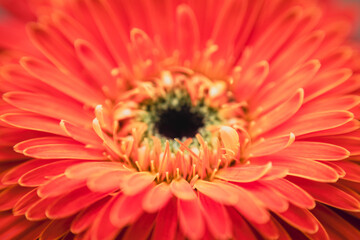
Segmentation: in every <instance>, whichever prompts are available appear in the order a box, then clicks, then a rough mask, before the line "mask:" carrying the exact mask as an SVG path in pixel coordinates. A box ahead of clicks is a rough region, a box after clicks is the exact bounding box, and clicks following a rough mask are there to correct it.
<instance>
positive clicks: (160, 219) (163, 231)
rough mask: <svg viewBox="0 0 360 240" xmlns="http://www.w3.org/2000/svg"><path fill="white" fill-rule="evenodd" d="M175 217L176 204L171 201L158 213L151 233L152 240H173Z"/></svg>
mask: <svg viewBox="0 0 360 240" xmlns="http://www.w3.org/2000/svg"><path fill="white" fill-rule="evenodd" d="M177 217H178V216H177V205H176V202H175V200H171V201H169V203H168V204H167V205H166V206H165V207H164V208H162V209H161V210H160V211H159V213H158V216H157V218H156V225H155V228H154V233H153V236H154V239H159V240H173V239H174V238H175V234H176V228H177V225H178V221H177Z"/></svg>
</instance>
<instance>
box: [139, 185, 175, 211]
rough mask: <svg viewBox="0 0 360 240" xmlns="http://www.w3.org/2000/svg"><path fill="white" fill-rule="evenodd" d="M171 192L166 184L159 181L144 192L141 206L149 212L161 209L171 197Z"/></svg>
mask: <svg viewBox="0 0 360 240" xmlns="http://www.w3.org/2000/svg"><path fill="white" fill-rule="evenodd" d="M171 197H172V194H171V190H170V187H169V185H168V184H166V183H160V184H158V185H156V186H155V187H153V188H151V189H150V190H149V192H148V193H147V194H146V196H145V198H144V200H143V202H142V206H143V208H144V210H145V211H147V212H149V213H153V212H157V211H158V210H160V209H162V208H163V207H164V206H165V205H166V204H167V203H168V202H169V200H170V199H171Z"/></svg>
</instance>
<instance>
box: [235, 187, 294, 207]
mask: <svg viewBox="0 0 360 240" xmlns="http://www.w3.org/2000/svg"><path fill="white" fill-rule="evenodd" d="M241 187H243V188H244V189H246V190H248V191H249V192H251V193H252V194H253V195H254V196H255V197H257V198H258V199H259V200H260V201H261V202H263V204H264V206H265V207H267V208H268V209H270V210H272V211H273V212H284V211H286V210H287V209H288V207H289V204H288V202H287V199H286V198H284V197H283V196H281V194H279V193H276V192H275V191H273V189H271V188H269V187H267V186H265V185H263V184H261V183H258V182H254V183H248V184H241Z"/></svg>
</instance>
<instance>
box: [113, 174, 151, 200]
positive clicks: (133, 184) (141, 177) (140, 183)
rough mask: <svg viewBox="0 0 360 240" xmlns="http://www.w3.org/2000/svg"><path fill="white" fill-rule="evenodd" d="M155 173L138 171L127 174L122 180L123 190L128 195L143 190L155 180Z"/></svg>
mask: <svg viewBox="0 0 360 240" xmlns="http://www.w3.org/2000/svg"><path fill="white" fill-rule="evenodd" d="M155 177H156V176H155V175H154V174H151V173H149V172H136V173H132V174H129V175H128V176H126V177H125V178H124V179H123V181H121V182H120V185H121V188H122V191H123V192H124V194H126V195H135V194H138V193H139V192H141V191H143V190H144V189H145V188H146V187H148V186H149V185H150V184H152V183H153V182H154V179H155Z"/></svg>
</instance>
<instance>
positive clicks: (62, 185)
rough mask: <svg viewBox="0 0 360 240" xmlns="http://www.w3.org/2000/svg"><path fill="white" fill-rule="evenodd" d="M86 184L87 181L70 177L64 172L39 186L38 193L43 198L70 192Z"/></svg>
mask: <svg viewBox="0 0 360 240" xmlns="http://www.w3.org/2000/svg"><path fill="white" fill-rule="evenodd" d="M83 186H85V181H83V180H76V179H68V178H67V177H66V176H64V175H63V174H61V175H59V176H58V177H54V178H53V179H51V180H50V181H48V182H46V183H45V184H42V185H41V186H39V187H38V188H37V194H38V195H39V196H40V197H41V198H47V197H56V196H60V195H63V194H66V193H69V192H71V191H73V190H75V189H77V188H80V187H83Z"/></svg>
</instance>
